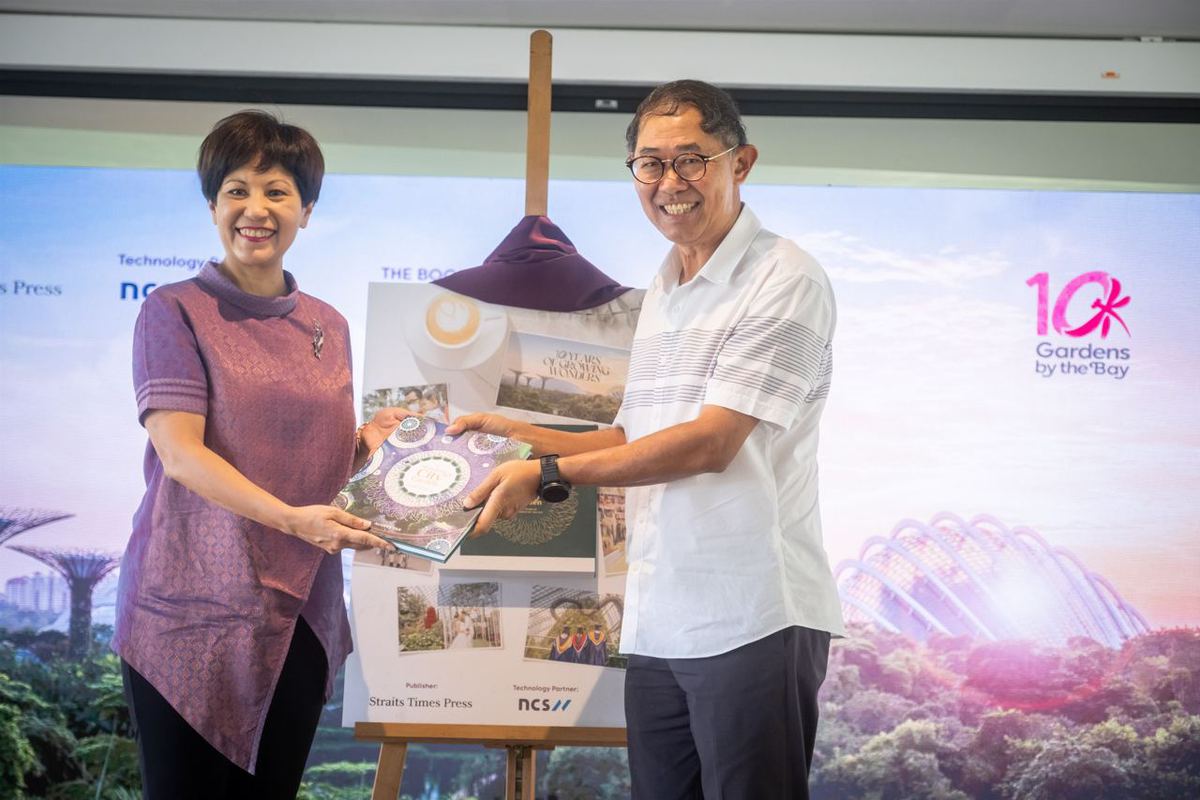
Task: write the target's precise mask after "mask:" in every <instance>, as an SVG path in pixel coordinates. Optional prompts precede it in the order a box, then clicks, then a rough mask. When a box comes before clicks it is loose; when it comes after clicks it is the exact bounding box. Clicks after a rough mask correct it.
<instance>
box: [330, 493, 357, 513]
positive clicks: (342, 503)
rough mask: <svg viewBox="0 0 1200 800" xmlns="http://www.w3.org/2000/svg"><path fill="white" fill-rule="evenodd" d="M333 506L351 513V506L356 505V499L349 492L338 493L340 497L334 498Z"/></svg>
mask: <svg viewBox="0 0 1200 800" xmlns="http://www.w3.org/2000/svg"><path fill="white" fill-rule="evenodd" d="M332 505H333V507H334V508H340V509H341V510H342V511H349V510H350V506H352V505H354V498H353V497H352V496H351V494H350V493H349V492H338V496H337V497H335V498H333V503H332Z"/></svg>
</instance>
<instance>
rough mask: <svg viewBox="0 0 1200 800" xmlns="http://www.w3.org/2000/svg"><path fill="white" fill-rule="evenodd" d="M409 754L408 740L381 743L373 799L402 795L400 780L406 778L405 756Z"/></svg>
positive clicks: (372, 789) (379, 799)
mask: <svg viewBox="0 0 1200 800" xmlns="http://www.w3.org/2000/svg"><path fill="white" fill-rule="evenodd" d="M407 755H408V743H407V742H384V743H383V744H381V745H379V764H378V765H376V767H375V784H374V786H372V787H371V800H396V798H397V797H399V796H400V781H401V780H402V779H403V778H404V758H405V756H407Z"/></svg>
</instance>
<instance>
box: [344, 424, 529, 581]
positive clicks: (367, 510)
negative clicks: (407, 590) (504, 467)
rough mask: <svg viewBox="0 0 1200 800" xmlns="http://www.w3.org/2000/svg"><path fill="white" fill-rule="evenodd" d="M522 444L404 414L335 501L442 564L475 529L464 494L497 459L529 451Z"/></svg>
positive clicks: (475, 511) (405, 549) (501, 460)
mask: <svg viewBox="0 0 1200 800" xmlns="http://www.w3.org/2000/svg"><path fill="white" fill-rule="evenodd" d="M530 452H531V448H530V446H529V445H527V444H525V443H524V442H518V441H515V440H513V439H506V438H505V437H503V436H493V435H492V434H488V433H479V432H478V431H468V432H466V433H463V434H461V435H459V436H450V435H449V434H447V433H446V426H445V425H444V424H443V423H441V422H438V421H436V420H433V419H430V418H429V417H406V418H405V419H404V420H403V421H402V422H401V423H400V425H399V426H398V427H397V428H396V430H394V431H393V432H392V433H391V435H390V436H388V438H387V439H385V440H384V442H383V444H382V445H380V446H379V447H378V448H376V450H375V452H373V453H371V456H370V457H369V458H368V459H367V463H366V464H365V465H363V468H362V469H360V470H359V471H358V472H357V473H356V474H355V475H354V476H353V477H351V478H350V481H349V483H347V484H346V486H345V488H343V489H342V491H341V493H339V494H338V496H337V499H336V500H335V501H334V505H336V506H338V507H339V508H343V509H345V510H346V511H349V512H350V513H351V514H354V515H355V516H358V517H362V518H363V519H365V520H368V521H369V522H370V523H371V532H372V533H374V534H376V535H377V536H379V537H380V538H383V539H386V540H387V541H389V542H391V543H392V544H393V545H395V546H396V547H397V548H398V549H400V550H401V551H403V552H405V553H410V554H412V555H416V556H420V557H421V558H428V559H430V560H433V561H437V562H440V563H445V561H446V560H447V559H448V558H450V556H451V554H452V553H454V551H455V549H456V548H457V547H458V546H459V544H461V543H462V540H463V539H464V538H465V537H466V536H467V535H468V534H469V533H470V532H471V531H472V530H473V529H474V527H475V521H476V519H478V517H479V512H480V509H472V510H470V511H467V510H464V509H463V506H462V501H463V498H464V497H466V496H467V495H468V494H470V493H471V491H472V490H473V489H474V488H475V487H476V486H478V485H479V484H480V483H482V482H483V479H484V478H485V477H487V475H488V473H490V472H491V471H492V470H493V469H494V468H495V467H496V466H497V465H498V464H502V463H504V462H506V461H512V460H514V459H525V458H528V457H529V454H530Z"/></svg>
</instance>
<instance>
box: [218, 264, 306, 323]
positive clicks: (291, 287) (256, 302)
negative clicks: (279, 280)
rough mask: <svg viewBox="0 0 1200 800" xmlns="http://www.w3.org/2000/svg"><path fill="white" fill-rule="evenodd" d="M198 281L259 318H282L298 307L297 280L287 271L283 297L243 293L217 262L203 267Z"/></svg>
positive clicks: (221, 297)
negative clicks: (285, 291) (285, 292)
mask: <svg viewBox="0 0 1200 800" xmlns="http://www.w3.org/2000/svg"><path fill="white" fill-rule="evenodd" d="M196 280H197V281H199V283H200V285H202V286H204V287H205V288H207V289H208V290H209V291H210V292H212V293H213V294H215V295H216V296H217V297H219V298H220V299H222V300H224V301H226V302H227V303H231V304H233V305H235V306H237V307H238V308H240V309H242V310H243V311H249V312H250V313H251V314H254V315H255V316H259V317H282V316H285V315H287V314H290V313H291V312H292V309H294V308H295V307H296V300H297V299H298V298H299V296H300V289H299V288H298V287H297V286H296V279H295V278H294V277H292V273H290V272H288V271H287V270H284V272H283V282H284V286H285V287H286V289H287V294H285V295H282V296H281V297H260V296H259V295H256V294H250V293H249V292H243V291H242V290H241V289H239V288H238V287H237V284H235V283H234V282H233V281H231V280H230V279H229V278H228V277H226V276H225V274H224V273H223V272H221V270H220V269H219V268H218V267H217V262H216V261H209V262H208V263H207V264H205V265H204V266H203V267H201V268H200V273H199V274H198V275H197V276H196Z"/></svg>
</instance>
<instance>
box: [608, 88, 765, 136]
mask: <svg viewBox="0 0 1200 800" xmlns="http://www.w3.org/2000/svg"><path fill="white" fill-rule="evenodd" d="M688 106H691V107H692V108H695V109H696V110H697V111H699V112H700V130H702V131H704V132H705V133H707V134H709V135H710V136H714V137H716V138H717V139H718V140H720V142H721V143H722V144H724V145H725V146H726V147H733V146H734V145H742V144H747V143H748V141H749V140H748V139H747V138H746V126H745V125H744V124H742V115H741V113H740V112H739V111H738V107H737V103H736V102H734V99H733V97H732V96H730V94H729V92H727V91H725V90H724V89H721V88H719V87H717V86H713V85H712V84H711V83H705V82H704V81H695V80H682V81H671V82H670V83H664V84H663V85H662V86H659V87H658V88H656V89H655V90H654V91H652V92H651V93H650V94H649V95H647V97H646V99H645V100H643V101H642V102H641V103H639V104H638V107H637V110H636V111H634V112H633V120H632V121H631V122H630V123H629V127H628V128H626V129H625V148H626V150H627V151H628V152H630V153H632V152H633V151H634V150H635V149H636V148H637V138H638V131H639V129H640V128H641V125H642V119H643V118H644V117H648V116H660V115H661V116H665V117H671V116H674V115H676V114H679V113H680V112H681V111H683V109H684V108H686V107H688Z"/></svg>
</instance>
